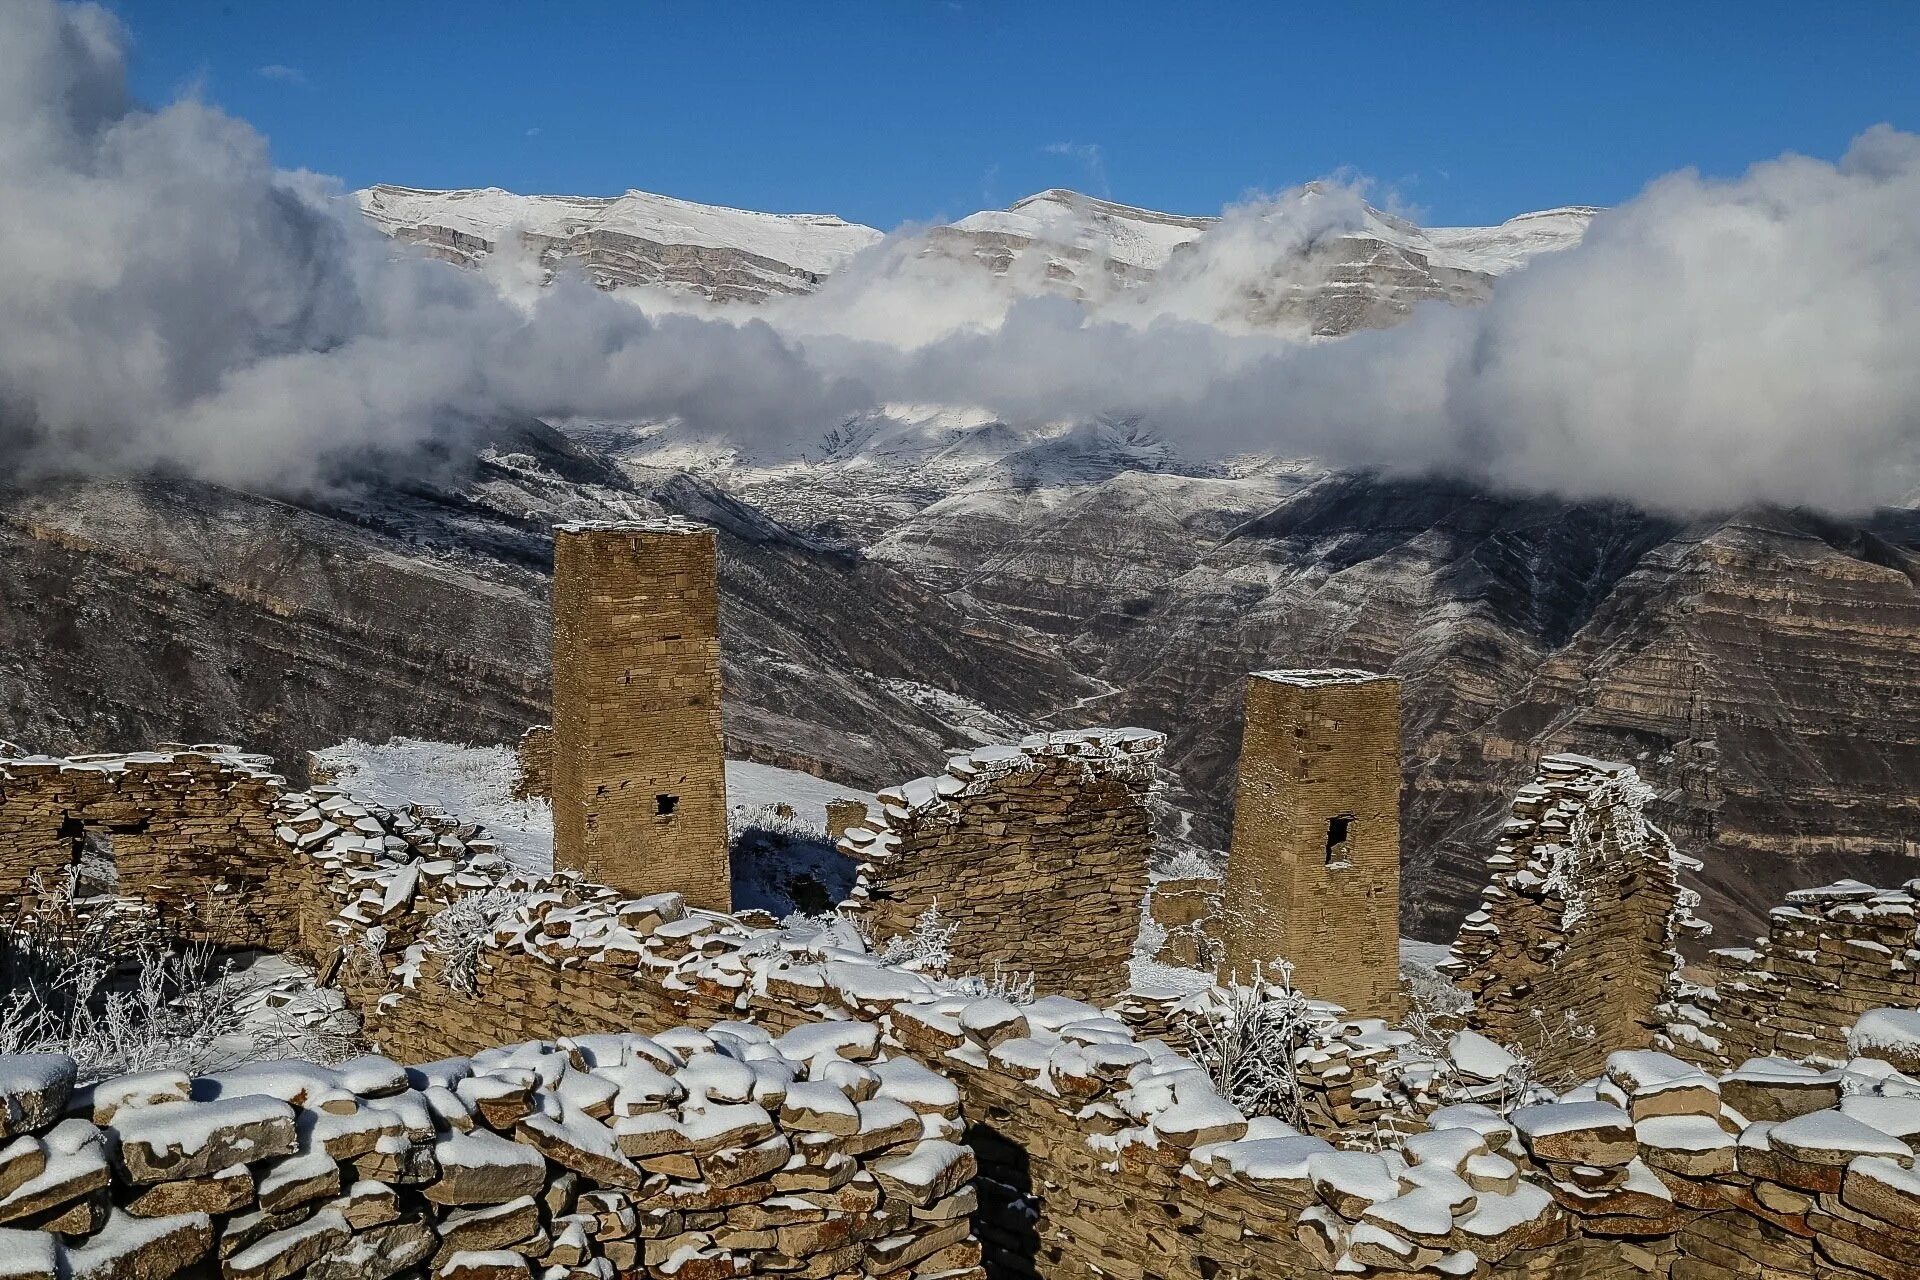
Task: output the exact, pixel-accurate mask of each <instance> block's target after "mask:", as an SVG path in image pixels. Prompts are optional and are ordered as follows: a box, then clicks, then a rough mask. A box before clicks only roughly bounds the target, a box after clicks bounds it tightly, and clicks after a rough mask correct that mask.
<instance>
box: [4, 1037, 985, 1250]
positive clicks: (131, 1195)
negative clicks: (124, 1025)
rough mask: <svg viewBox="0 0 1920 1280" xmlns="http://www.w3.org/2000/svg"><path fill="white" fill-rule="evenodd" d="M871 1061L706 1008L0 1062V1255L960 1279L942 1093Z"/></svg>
mask: <svg viewBox="0 0 1920 1280" xmlns="http://www.w3.org/2000/svg"><path fill="white" fill-rule="evenodd" d="M877 1048H878V1046H877V1042H876V1041H875V1040H874V1038H872V1037H866V1038H864V1039H862V1038H861V1037H858V1036H854V1037H847V1036H845V1035H840V1034H836V1033H834V1032H832V1031H831V1029H829V1031H828V1033H827V1034H825V1035H822V1034H819V1031H818V1029H816V1028H810V1027H803V1028H799V1029H796V1030H795V1031H793V1032H790V1033H789V1034H788V1035H786V1036H784V1037H781V1038H778V1039H776V1038H774V1037H773V1036H772V1035H770V1034H769V1033H768V1032H767V1031H766V1030H764V1029H763V1028H760V1027H756V1026H751V1025H747V1024H740V1023H723V1024H718V1025H715V1026H713V1027H709V1028H708V1029H707V1030H706V1031H695V1030H692V1029H689V1028H684V1027H682V1028H673V1029H668V1030H664V1031H662V1032H661V1033H659V1034H657V1035H655V1036H651V1037H648V1036H641V1035H632V1034H610V1035H593V1036H580V1037H576V1038H572V1039H560V1040H555V1041H534V1042H529V1043H526V1044H520V1045H512V1046H508V1047H504V1048H496V1049H490V1050H487V1051H486V1052H484V1053H480V1054H477V1055H475V1056H473V1057H472V1058H447V1059H441V1060H438V1061H435V1062H430V1063H427V1064H425V1065H422V1066H419V1067H413V1068H402V1067H400V1066H398V1065H397V1064H395V1063H393V1062H392V1061H390V1060H388V1059H384V1058H363V1059H355V1060H353V1061H349V1062H345V1063H339V1064H336V1065H333V1066H319V1065H316V1064H312V1063H306V1062H282V1063H271V1064H264V1065H262V1066H260V1067H256V1068H243V1069H240V1070H236V1071H232V1072H225V1073H221V1074H219V1075H214V1076H207V1077H201V1078H198V1079H193V1080H187V1079H186V1078H185V1077H178V1078H170V1077H169V1078H165V1079H147V1080H134V1079H132V1078H129V1079H126V1080H116V1081H108V1082H102V1083H100V1084H96V1085H94V1086H92V1087H90V1088H78V1089H76V1088H75V1087H74V1084H73V1079H74V1068H73V1063H72V1062H71V1061H70V1060H64V1059H60V1060H47V1059H45V1058H41V1059H20V1058H6V1057H0V1089H4V1097H5V1098H6V1100H7V1103H8V1113H9V1114H10V1115H12V1116H15V1117H17V1120H16V1121H15V1133H16V1136H15V1137H14V1139H13V1142H12V1144H11V1145H10V1146H9V1147H8V1148H7V1149H6V1154H5V1156H4V1157H0V1169H4V1176H3V1177H0V1182H5V1183H7V1184H9V1185H10V1189H9V1190H8V1191H7V1193H6V1194H5V1196H4V1198H0V1244H4V1245H6V1246H7V1251H6V1259H5V1263H4V1267H0V1269H3V1270H4V1271H5V1273H6V1274H7V1275H9V1276H43V1277H46V1278H47V1280H55V1278H56V1277H57V1278H59V1280H71V1278H72V1277H82V1276H97V1277H103V1278H106V1280H167V1278H168V1277H171V1276H175V1275H196V1276H197V1275H212V1274H216V1273H217V1274H219V1275H220V1276H222V1277H223V1278H224V1280H288V1278H289V1277H294V1276H304V1277H307V1278H308V1280H387V1277H391V1276H401V1275H406V1276H416V1275H417V1276H425V1275H429V1274H431V1275H434V1276H436V1277H451V1276H469V1277H490V1278H491V1280H502V1278H522V1280H524V1278H530V1277H533V1276H538V1277H540V1278H541V1280H611V1278H612V1277H614V1276H616V1275H622V1276H657V1277H666V1276H672V1277H676V1278H678V1280H688V1278H689V1277H715V1278H717V1277H737V1276H751V1275H767V1274H780V1275H790V1276H795V1277H807V1278H818V1277H827V1276H872V1277H881V1276H885V1277H889V1278H890V1280H910V1278H911V1280H936V1278H937V1280H980V1278H981V1277H982V1276H983V1275H984V1273H983V1272H982V1271H981V1269H980V1267H979V1256H980V1250H979V1245H978V1243H977V1242H976V1241H975V1240H974V1238H973V1236H972V1233H971V1228H970V1224H969V1221H968V1214H969V1213H970V1211H971V1209H972V1207H973V1204H974V1200H973V1192H972V1182H973V1177H974V1172H975V1169H974V1158H973V1153H972V1152H971V1150H970V1149H968V1148H967V1147H965V1146H963V1145H960V1143H959V1142H958V1141H956V1139H957V1138H958V1137H959V1135H960V1133H961V1132H962V1120H961V1113H960V1099H959V1093H958V1090H957V1089H955V1088H954V1086H953V1085H952V1084H951V1083H949V1082H947V1081H945V1080H942V1079H940V1078H938V1077H935V1076H933V1075H932V1074H931V1073H928V1072H924V1071H922V1072H912V1071H908V1072H900V1071H898V1070H896V1069H893V1068H894V1067H895V1064H893V1063H890V1062H888V1061H886V1060H885V1059H884V1058H882V1057H881V1055H879V1054H878V1053H877ZM909 1065H910V1064H909ZM162 1074H163V1075H164V1074H165V1073H162ZM795 1095H798V1096H799V1097H800V1098H801V1099H803V1100H804V1101H803V1102H802V1103H801V1104H800V1105H793V1104H792V1103H791V1101H790V1100H791V1099H792V1098H793V1097H794V1096H795ZM509 1098H510V1099H512V1104H511V1105H502V1101H503V1100H504V1099H509ZM489 1102H491V1103H493V1104H494V1105H487V1104H488V1103H489ZM818 1115H829V1116H835V1117H839V1116H844V1117H846V1118H847V1119H846V1122H845V1123H834V1124H831V1125H829V1126H824V1127H823V1126H821V1125H818V1124H816V1123H814V1120H815V1117H816V1116H818Z"/></svg>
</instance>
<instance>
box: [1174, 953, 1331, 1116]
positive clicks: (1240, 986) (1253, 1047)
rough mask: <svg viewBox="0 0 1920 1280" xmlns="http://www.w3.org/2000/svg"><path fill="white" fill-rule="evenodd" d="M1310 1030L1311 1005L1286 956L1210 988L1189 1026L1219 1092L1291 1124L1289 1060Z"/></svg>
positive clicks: (1296, 1091) (1294, 1083)
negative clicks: (1244, 977) (1249, 974)
mask: <svg viewBox="0 0 1920 1280" xmlns="http://www.w3.org/2000/svg"><path fill="white" fill-rule="evenodd" d="M1269 973H1272V974H1273V975H1274V977H1269V976H1268V974H1269ZM1276 978H1277V979H1278V980H1277V981H1276V980H1275V979H1276ZM1312 1029H1313V1016H1312V1006H1311V1004H1310V1003H1309V1002H1308V1000H1307V997H1306V996H1305V995H1303V994H1302V993H1301V992H1300V991H1299V990H1298V989H1297V988H1296V987H1295V986H1294V985H1293V965H1292V964H1291V963H1290V962H1288V961H1286V960H1277V961H1275V962H1274V963H1273V964H1271V965H1268V966H1265V967H1263V968H1260V969H1256V970H1255V971H1254V974H1253V977H1252V978H1251V979H1250V980H1248V981H1245V982H1243V981H1241V980H1240V978H1239V976H1238V975H1235V976H1234V977H1233V979H1232V980H1231V981H1229V982H1228V983H1227V984H1226V985H1225V986H1221V987H1216V988H1214V989H1213V991H1212V992H1211V993H1210V994H1209V995H1208V996H1207V998H1206V999H1204V1000H1203V1001H1202V1002H1200V1004H1199V1005H1198V1007H1197V1008H1195V1009H1194V1011H1193V1013H1192V1014H1191V1015H1190V1017H1189V1020H1188V1023H1187V1031H1188V1034H1189V1036H1190V1037H1191V1038H1192V1041H1193V1048H1194V1056H1195V1057H1196V1058H1197V1059H1198V1060H1199V1061H1200V1064H1201V1065H1202V1066H1204V1067H1205V1068H1206V1070H1207V1074H1209V1075H1210V1076H1212V1077H1213V1083H1214V1087H1215V1088H1216V1089H1218V1090H1219V1091H1220V1096H1222V1097H1223V1098H1225V1099H1226V1100H1227V1101H1228V1102H1231V1103H1232V1104H1233V1105H1234V1106H1236V1107H1238V1108H1240V1110H1241V1111H1243V1112H1245V1113H1246V1114H1247V1115H1250V1116H1277V1117H1279V1118H1280V1119H1282V1120H1285V1121H1287V1122H1288V1123H1290V1124H1291V1123H1297V1122H1298V1121H1299V1120H1300V1087H1299V1081H1298V1078H1297V1077H1296V1076H1295V1074H1294V1057H1295V1054H1296V1053H1298V1051H1299V1050H1300V1049H1301V1048H1302V1047H1304V1046H1305V1044H1306V1043H1307V1038H1308V1036H1309V1034H1310V1033H1311V1031H1312Z"/></svg>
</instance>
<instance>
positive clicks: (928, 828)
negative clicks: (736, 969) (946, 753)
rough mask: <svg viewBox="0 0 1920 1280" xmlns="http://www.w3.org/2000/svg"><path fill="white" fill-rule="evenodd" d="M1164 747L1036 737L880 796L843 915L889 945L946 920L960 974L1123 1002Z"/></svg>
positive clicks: (860, 841) (1096, 736)
mask: <svg viewBox="0 0 1920 1280" xmlns="http://www.w3.org/2000/svg"><path fill="white" fill-rule="evenodd" d="M1161 742H1162V739H1161V736H1160V735H1159V734H1157V733H1153V732H1150V731H1148V730H1143V729H1090V730H1084V731H1080V732H1075V733H1053V734H1043V735H1035V736H1034V737H1031V738H1028V739H1026V740H1024V741H1023V742H1021V743H1020V744H1019V745H1017V746H993V747H982V748H978V749H976V750H974V751H972V752H970V753H968V754H966V755H961V756H956V757H954V758H953V759H952V760H950V761H949V762H948V767H947V772H946V773H945V774H942V775H939V776H936V777H929V778H917V779H915V780H914V781H912V782H908V783H904V784H902V785H901V786H899V787H895V788H892V789H890V790H888V791H883V792H882V793H881V794H880V796H879V804H878V812H877V813H875V814H873V815H870V816H869V817H868V819H867V821H866V823H865V824H864V825H862V826H857V827H853V828H850V829H849V830H848V831H847V833H846V834H845V835H844V836H843V837H842V839H841V841H840V849H841V851H842V852H843V853H846V854H848V855H849V856H850V857H854V858H857V859H858V860H859V861H860V863H861V869H860V874H859V877H858V879H857V880H856V882H855V886H854V891H853V895H852V897H850V898H849V899H848V900H847V901H846V902H843V903H842V904H841V909H842V910H843V911H845V912H847V913H849V914H851V915H853V916H854V917H856V918H857V919H860V920H861V921H863V922H864V923H865V925H866V927H867V929H868V931H869V933H870V934H871V936H872V937H873V938H874V940H875V941H876V942H880V943H885V942H886V941H888V940H889V939H893V938H902V937H906V936H908V935H911V934H912V933H913V932H914V930H915V928H916V925H917V924H918V922H919V921H920V920H921V918H922V916H923V915H924V914H925V913H926V912H928V911H929V910H937V912H938V914H939V915H940V916H941V917H944V919H945V920H946V922H947V924H948V925H950V926H951V927H952V929H953V933H952V936H951V937H950V938H949V939H948V941H947V944H946V945H947V948H948V950H949V951H950V953H951V958H950V960H949V962H948V966H947V967H948V970H949V971H950V972H952V973H954V974H965V973H979V974H992V973H994V972H996V971H997V972H999V973H1001V974H1006V975H1026V974H1031V975H1033V977H1034V979H1035V986H1036V989H1037V990H1039V991H1043V992H1050V993H1058V994H1062V995H1070V996H1076V997H1087V998H1093V997H1107V996H1112V995H1115V994H1117V993H1118V992H1119V991H1121V990H1122V989H1123V988H1124V987H1125V986H1126V984H1127V960H1128V957H1129V956H1130V955H1131V954H1132V950H1133V941H1134V937H1135V936H1136V934H1137V933H1138V931H1139V923H1140V904H1141V902H1142V900H1143V899H1144V898H1145V896H1146V890H1147V863H1148V859H1149V857H1150V855H1151V853H1152V850H1153V824H1152V818H1151V815H1150V814H1149V813H1148V812H1147V807H1146V804H1145V796H1146V791H1147V788H1148V786H1149V785H1151V783H1152V780H1153V774H1154V762H1155V760H1156V759H1157V758H1158V756H1159V751H1160V745H1161Z"/></svg>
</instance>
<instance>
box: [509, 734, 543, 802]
mask: <svg viewBox="0 0 1920 1280" xmlns="http://www.w3.org/2000/svg"><path fill="white" fill-rule="evenodd" d="M514 754H515V761H516V763H517V764H518V766H519V767H518V770H517V771H516V772H515V774H514V779H513V798H514V799H516V800H548V799H551V798H552V796H553V729H552V728H551V727H550V726H547V725H544V724H537V725H534V726H533V727H532V728H531V729H528V730H527V731H526V732H525V733H523V734H521V735H520V742H519V744H518V746H517V747H516V748H515V752H514Z"/></svg>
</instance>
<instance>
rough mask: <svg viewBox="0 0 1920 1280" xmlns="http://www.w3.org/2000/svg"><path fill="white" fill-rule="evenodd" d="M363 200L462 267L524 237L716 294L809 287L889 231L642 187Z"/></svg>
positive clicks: (626, 276) (597, 273)
mask: <svg viewBox="0 0 1920 1280" xmlns="http://www.w3.org/2000/svg"><path fill="white" fill-rule="evenodd" d="M355 198H356V199H357V200H358V201H359V203H360V208H361V210H362V211H363V212H364V213H365V214H366V215H367V217H368V219H369V220H370V221H372V222H373V224H374V225H375V226H377V227H379V228H380V229H381V230H382V231H384V232H386V233H387V234H388V235H390V236H393V237H395V238H396V239H401V240H407V241H411V242H413V243H415V244H418V245H420V246H422V247H423V248H424V249H425V250H426V251H427V252H428V253H431V254H433V255H434V256H436V257H441V258H445V259H447V260H448V261H451V262H457V263H460V264H461V265H463V266H472V265H474V264H476V263H477V262H478V261H479V260H480V259H481V258H483V257H485V256H486V255H488V254H490V253H493V252H494V251H495V250H496V249H497V248H498V247H499V245H500V244H501V242H502V241H503V240H504V239H506V238H507V237H509V236H515V235H517V236H520V237H521V238H522V240H523V242H524V243H525V244H526V245H527V247H529V248H531V249H533V250H535V251H536V252H538V253H539V254H540V255H541V257H542V259H543V260H545V261H547V262H549V263H552V262H554V261H555V260H567V261H570V262H572V263H574V264H575V265H577V266H579V267H580V268H582V269H584V270H585V271H586V273H587V275H588V277H589V278H590V279H592V280H593V281H594V282H595V283H596V284H598V285H600V286H601V287H602V288H616V287H619V286H623V285H654V286H660V287H665V288H669V289H678V290H685V291H687V292H690V293H696V294H699V295H701V296H703V297H707V298H711V299H715V300H719V301H759V300H761V299H763V298H766V297H768V296H770V295H773V294H780V293H797V292H804V291H806V290H808V289H811V288H813V287H814V286H815V285H817V284H818V283H819V282H820V280H821V279H822V278H823V277H825V276H826V275H828V274H830V273H831V272H833V271H835V270H836V269H838V268H839V267H840V266H842V265H844V264H845V262H846V261H847V259H848V258H850V257H852V256H853V255H854V254H855V253H857V252H859V251H860V250H861V249H864V248H866V247H867V246H868V245H871V244H874V243H876V242H877V241H879V240H880V238H881V236H880V232H878V231H876V230H874V229H873V228H872V227H866V226H861V225H860V224H859V223H855V222H848V221H846V220H844V219H842V218H838V217H835V216H834V215H833V214H829V213H755V212H753V211H751V210H747V209H728V208H724V207H722V206H720V205H710V204H696V203H694V202H693V201H691V200H676V199H673V198H672V197H670V196H657V195H652V194H650V193H648V192H645V191H629V192H627V193H626V194H625V195H623V196H613V197H599V196H522V195H515V194H514V193H513V192H511V191H502V190H501V189H500V188H498V187H487V188H484V189H481V190H466V191H422V190H419V189H417V188H414V187H396V186H389V185H385V184H382V185H379V186H373V187H368V188H366V189H365V190H364V191H359V192H356V193H355Z"/></svg>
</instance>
